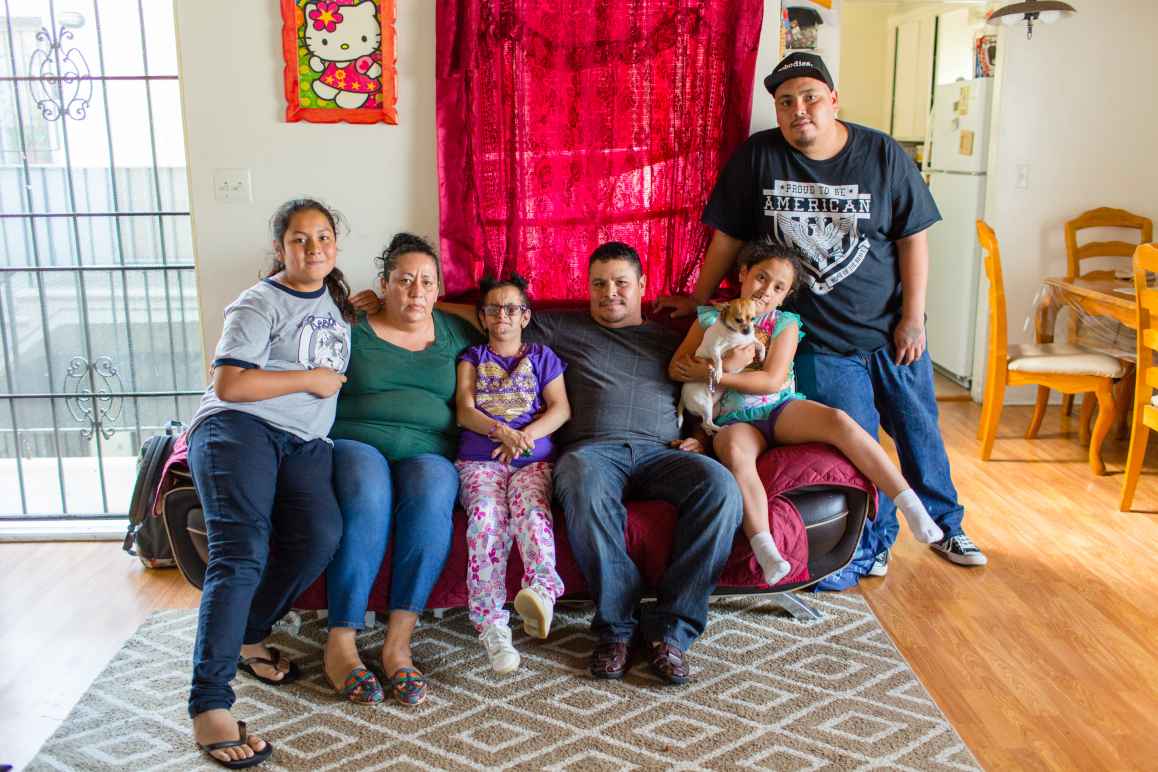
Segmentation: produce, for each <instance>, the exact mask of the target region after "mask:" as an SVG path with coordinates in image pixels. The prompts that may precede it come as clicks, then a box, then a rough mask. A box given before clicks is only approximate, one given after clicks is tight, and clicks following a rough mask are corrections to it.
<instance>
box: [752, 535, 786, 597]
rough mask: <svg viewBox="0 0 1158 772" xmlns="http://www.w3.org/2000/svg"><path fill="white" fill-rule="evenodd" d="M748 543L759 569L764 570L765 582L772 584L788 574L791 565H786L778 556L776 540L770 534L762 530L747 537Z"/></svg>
mask: <svg viewBox="0 0 1158 772" xmlns="http://www.w3.org/2000/svg"><path fill="white" fill-rule="evenodd" d="M748 543H749V544H750V545H752V552H754V553H755V554H756V562H757V563H759V564H760V570H761V571H763V572H764V583H765V584H768V585H774V584H776V583H777V582H779V581H780V580H781V579H783V578H784V577H786V576H788V572H789V571H790V570H792V566H790V565H788V561H787V560H785V559H784V558H782V557H781V556H780V550H778V549H776V542H774V541H773V540H772V534H770V533H768V532H767V531H763V532H761V533H758V534H756V535H755V536H753V537H752V538H751V539H749V540H748Z"/></svg>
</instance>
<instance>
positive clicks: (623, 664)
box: [591, 641, 635, 679]
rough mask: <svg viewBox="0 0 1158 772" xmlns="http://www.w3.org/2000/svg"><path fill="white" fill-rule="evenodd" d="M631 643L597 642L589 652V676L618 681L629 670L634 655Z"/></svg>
mask: <svg viewBox="0 0 1158 772" xmlns="http://www.w3.org/2000/svg"><path fill="white" fill-rule="evenodd" d="M634 653H635V652H634V650H633V647H632V645H631V641H599V642H598V643H596V644H595V648H594V649H593V650H592V651H591V675H592V676H594V677H595V678H604V679H620V678H623V676H625V675H626V674H627V671H628V670H630V669H631V660H632V659H633V656H632V655H633V654H634Z"/></svg>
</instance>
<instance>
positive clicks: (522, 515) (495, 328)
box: [455, 274, 571, 674]
mask: <svg viewBox="0 0 1158 772" xmlns="http://www.w3.org/2000/svg"><path fill="white" fill-rule="evenodd" d="M480 289H481V292H480V296H479V297H480V299H479V304H478V317H479V322H480V323H481V324H482V326H483V329H484V330H486V332H487V338H488V340H487V343H485V344H482V345H479V346H472V347H471V348H468V349H467V350H466V351H464V352H463V353H462V354H461V355H460V356H459V362H458V387H457V390H456V393H455V401H456V403H457V407H458V423H459V425H460V426H461V427H462V428H463V432H462V437H461V440H460V444H459V451H458V461H457V462H456V464H455V466H457V467H458V472H459V479H460V495H461V497H462V506H463V509H465V510H466V515H467V531H466V538H467V551H468V561H469V563H468V565H467V579H466V581H467V592H468V596H469V598H468V602H467V605H468V608H469V611H470V619H471V622H472V623H473V624H474V626H475V629H476V630H477V631H478V633H479V638H480V640H481V641H482V643H483V646H484V648H486V651H487V657H488V658H489V659H490V663H491V668H492V669H493V670H494V671H495V672H496V673H500V674H501V673H510V672H512V671H513V670H515V669H516V668H518V666H519V654H518V652H517V651H515V648H514V646H513V644H512V642H511V628H510V627H509V625H508V620H509V615H508V613H507V612H506V611H505V610H504V609H503V605H504V604H505V603H506V600H507V587H506V584H507V583H506V578H507V558H508V556H509V555H510V551H511V543H512V541H515V542H517V543H518V547H519V554H520V555H521V556H522V559H523V566H524V569H523V581H522V587H523V588H522V590H520V591H519V594H518V595H517V596H515V610H516V611H518V612H519V614H520V615H521V616H522V618H523V629H524V630H526V632H527V634H528V635H531V636H534V637H536V638H546V637H547V635H548V633H549V632H550V629H551V619H552V617H553V615H554V606H555V600H556V599H557V598H558V597H559V596H560V595H562V594H563V582H562V580H561V579H560V578H559V575H558V573H556V571H555V539H554V536H553V534H552V528H551V467H552V463H551V462H552V460H553V459H554V447H553V445H552V443H551V439H550V436H551V434H552V432H554V431H555V430H556V429H558V428H559V427H560V426H562V425H563V424H564V423H566V422H567V420H568V419H569V418H570V417H571V407H570V405H569V404H568V402H567V392H566V389H565V388H564V386H563V378H562V375H563V371H564V369H566V365H565V364H563V362H562V361H561V360H560V359H559V357H558V356H556V355H555V352H554V351H552V350H551V349H550V348H548V347H547V346H543V345H540V344H537V343H524V342H523V328H525V327H526V326H527V324H528V323H529V322H530V320H531V306H530V301H529V299H528V297H527V285H526V282H525V281H524V280H523V279H522V277H520V276H519V275H517V274H515V275H514V276H512V277H511V278H510V279H506V280H502V281H496V280H490V279H484V280H483V282H482V285H481V287H480Z"/></svg>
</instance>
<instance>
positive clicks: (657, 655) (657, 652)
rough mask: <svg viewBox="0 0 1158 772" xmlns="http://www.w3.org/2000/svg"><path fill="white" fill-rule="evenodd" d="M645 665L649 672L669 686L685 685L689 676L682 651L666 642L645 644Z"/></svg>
mask: <svg viewBox="0 0 1158 772" xmlns="http://www.w3.org/2000/svg"><path fill="white" fill-rule="evenodd" d="M647 664H648V665H649V666H650V667H651V672H653V673H655V674H656V675H657V676H659V677H660V678H662V679H663V680H664V681H667V682H668V683H669V684H675V685H677V686H678V685H680V684H686V683H687V682H688V678H689V677H690V675H691V671H690V670H689V669H688V662H687V660H686V659H685V658H684V652H683V650H682V649H680V648H679V647H678V646H673V645H672V644H670V643H668V642H666V641H652V642H651V643H649V644H647Z"/></svg>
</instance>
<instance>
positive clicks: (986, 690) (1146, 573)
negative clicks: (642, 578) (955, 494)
mask: <svg viewBox="0 0 1158 772" xmlns="http://www.w3.org/2000/svg"><path fill="white" fill-rule="evenodd" d="M941 412H942V426H943V430H944V433H945V437H946V440H947V444H948V446H949V450H950V455H951V457H952V462H953V471H954V478H955V479H956V482H957V486H958V489H959V490H960V494H961V499H962V501H963V502H964V503H965V505H966V507H967V510H968V514H967V517H966V521H965V523H966V527H967V529H968V532H969V534H970V535H971V536H972V537H973V538H974V539H975V540H976V541H977V543H978V544H980V545H981V546H983V548H984V549H985V550H986V552H987V553H988V554H989V557H990V565H989V566H988V567H986V568H982V569H964V568H958V567H955V566H951V565H949V564H948V563H945V562H944V561H942V560H940V559H938V558H936V557H935V556H934V555H932V554H931V553H929V551H928V549H927V548H925V547H922V546H920V545H918V544H916V543H915V542H914V541H913V540H912V538H911V537H910V536H909V535H908V534H907V533H902V535H901V539H900V542H899V544H898V546H897V548H896V550H895V552H894V560H893V562H892V564H891V568H890V571H889V575H888V576H887V577H884V578H882V579H867V580H865V581H864V582H863V583H862V585H861V592H863V594H864V596H865V597H866V598H867V599H868V601H869V603H870V604H871V605H872V607H873V609H874V610H875V611H876V613H877V615H878V617H879V618H880V619H881V621H882V623H883V624H884V626H885V628H886V629H887V630H888V631H889V633H890V635H892V636H893V639H894V640H895V641H896V642H897V645H898V646H899V648H900V650H901V652H902V653H903V654H904V655H905V657H906V658H907V659H908V660H909V662H910V663H911V664H912V666H913V669H914V670H915V671H916V673H917V675H918V676H919V677H920V678H921V680H922V681H923V682H924V683H925V685H926V687H927V688H928V689H929V691H930V693H931V694H932V695H933V697H934V698H935V699H936V701H937V703H938V704H939V705H940V706H941V708H942V709H943V710H944V711H945V713H946V715H947V716H948V717H949V720H950V721H951V722H952V723H953V725H954V726H955V727H956V728H957V730H958V731H959V732H960V733H961V736H962V737H963V738H964V739H965V742H966V743H968V745H969V747H970V749H971V750H972V751H973V753H974V754H975V755H976V756H977V758H978V760H979V761H980V762H981V763H982V764H983V765H984V766H985V767H987V768H993V769H1081V770H1093V769H1144V768H1150V769H1153V768H1154V767H1155V764H1156V763H1158V762H1156V760H1158V655H1156V653H1155V652H1156V651H1158V644H1156V642H1158V571H1156V570H1155V558H1156V556H1158V468H1156V464H1155V462H1158V455H1152V456H1151V458H1150V464H1148V468H1147V470H1146V474H1145V475H1144V476H1143V478H1142V482H1141V483H1140V485H1139V488H1138V497H1137V504H1138V506H1140V507H1144V508H1147V509H1149V510H1151V511H1150V512H1149V513H1132V514H1122V513H1119V512H1118V511H1117V501H1118V491H1119V486H1120V484H1121V475H1120V474H1119V472H1120V470H1121V468H1122V465H1123V462H1124V460H1125V458H1124V457H1125V444H1124V443H1122V442H1120V441H1114V440H1108V441H1107V444H1106V463H1107V466H1108V467H1109V469H1110V470H1111V474H1110V475H1109V476H1107V477H1104V478H1101V479H1097V478H1094V477H1092V476H1091V475H1090V473H1089V469H1088V467H1087V466H1086V454H1085V450H1084V449H1083V448H1081V447H1080V446H1079V445H1078V443H1077V440H1076V439H1075V437H1076V427H1075V426H1074V424H1073V422H1072V419H1071V420H1070V421H1069V422H1068V423H1067V424H1066V433H1064V434H1063V433H1062V432H1061V430H1060V428H1059V427H1060V426H1062V423H1061V419H1060V418H1059V416H1058V415H1057V412H1056V409H1055V408H1051V410H1050V413H1049V414H1048V415H1047V417H1046V421H1045V424H1044V425H1043V428H1042V436H1041V438H1040V439H1038V440H1035V441H1025V440H1022V439H1020V436H1021V433H1022V432H1023V431H1024V428H1025V425H1026V423H1027V422H1028V420H1029V412H1030V411H1029V409H1028V408H1008V409H1007V410H1006V412H1005V415H1004V416H1003V419H1002V424H1001V431H1000V433H999V436H998V442H997V444H996V447H995V450H994V458H993V460H991V461H990V462H988V463H982V462H980V461H979V460H978V459H977V457H976V456H977V447H978V443H977V441H976V439H975V432H976V427H977V420H978V413H979V409H978V407H977V406H976V405H974V404H972V403H966V402H944V403H941ZM1151 445H1152V446H1154V445H1158V443H1151ZM0 567H2V569H0V619H3V620H4V622H5V624H4V626H3V627H2V628H0V706H2V707H0V763H12V764H15V765H16V766H17V768H19V767H21V766H22V765H24V764H27V762H28V761H29V760H30V759H31V758H32V756H33V755H34V754H35V752H36V749H37V748H38V747H39V746H40V744H41V743H42V742H43V741H44V740H45V739H46V738H47V737H48V735H50V734H51V733H52V731H53V730H54V729H55V727H56V726H57V725H58V724H59V723H60V721H61V720H63V719H64V717H65V716H66V715H67V714H68V711H69V710H70V708H71V707H72V705H73V704H74V703H75V701H76V700H77V699H78V698H79V697H80V695H81V694H82V693H83V692H84V691H85V689H86V688H87V686H88V684H89V683H90V682H91V681H92V679H93V678H94V677H95V676H96V675H97V673H99V672H100V671H101V669H102V668H103V667H104V665H105V663H106V662H107V661H108V660H109V658H110V657H111V656H112V655H113V654H114V653H115V652H116V651H117V649H118V648H119V647H120V646H121V644H122V642H123V641H124V640H125V639H126V638H128V637H129V636H130V635H131V634H132V632H133V630H135V629H136V627H137V626H138V625H139V624H140V623H141V621H142V620H143V619H144V618H145V617H146V616H147V615H148V614H149V612H150V611H152V610H153V609H156V608H172V607H193V606H194V605H196V603H197V594H196V593H195V592H194V591H193V590H191V589H190V588H188V587H187V586H186V585H185V584H184V582H183V581H182V580H181V578H180V577H179V576H178V575H177V574H176V573H175V572H171V571H167V572H148V573H146V572H145V571H143V570H142V569H141V568H140V566H139V565H138V564H136V562H135V561H133V560H132V559H130V558H128V557H126V556H125V555H123V554H122V553H121V552H120V546H119V545H118V544H112V543H96V544H75V543H56V544H0ZM692 653H693V659H692V662H693V665H694V662H695V660H694V649H693V652H692Z"/></svg>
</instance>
